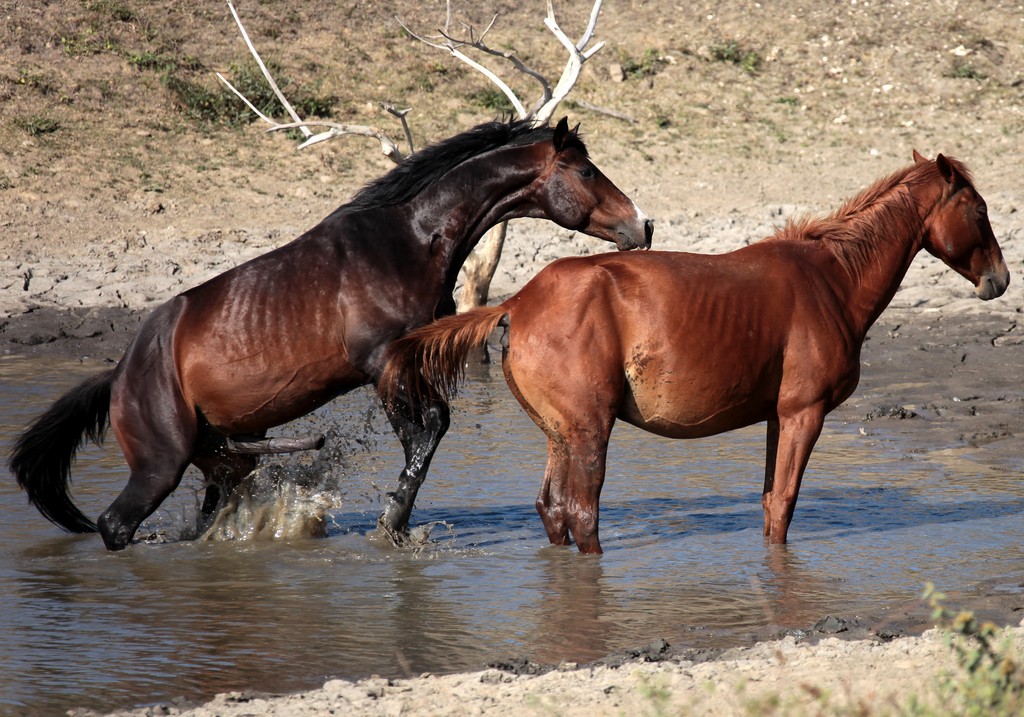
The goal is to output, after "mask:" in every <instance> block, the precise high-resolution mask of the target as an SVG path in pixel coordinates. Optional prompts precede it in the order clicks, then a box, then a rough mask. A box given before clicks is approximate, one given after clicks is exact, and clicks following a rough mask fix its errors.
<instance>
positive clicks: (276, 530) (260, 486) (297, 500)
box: [198, 466, 342, 541]
mask: <svg viewBox="0 0 1024 717" xmlns="http://www.w3.org/2000/svg"><path fill="white" fill-rule="evenodd" d="M274 468H276V466H270V467H268V469H267V470H260V469H257V470H255V471H253V472H252V473H251V474H249V475H248V476H247V477H246V478H245V479H244V480H243V481H242V482H241V483H240V484H239V485H238V487H237V488H236V489H235V490H234V491H233V492H232V494H231V496H230V497H228V499H227V500H226V501H225V503H224V505H223V506H222V507H221V508H220V509H219V510H218V511H217V513H216V514H215V515H214V518H213V522H212V523H211V524H210V526H209V527H207V528H206V530H205V531H203V533H202V535H200V536H199V538H198V540H200V541H217V540H288V539H295V538H322V537H324V536H326V535H327V520H328V519H327V513H328V512H329V511H330V510H332V509H333V508H337V507H339V506H340V505H341V503H342V501H341V496H340V495H339V494H338V493H337V492H335V491H331V490H324V489H323V487H322V486H320V485H304V484H301V483H297V482H295V481H293V480H292V479H291V477H290V476H285V477H281V476H280V475H276V474H278V473H279V472H280V471H277V470H274Z"/></svg>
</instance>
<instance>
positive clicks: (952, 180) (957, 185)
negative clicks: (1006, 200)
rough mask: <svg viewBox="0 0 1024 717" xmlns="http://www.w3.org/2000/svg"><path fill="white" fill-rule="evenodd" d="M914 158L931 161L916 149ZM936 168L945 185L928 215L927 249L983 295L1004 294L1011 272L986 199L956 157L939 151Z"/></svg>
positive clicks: (918, 160) (988, 297) (919, 162)
mask: <svg viewBox="0 0 1024 717" xmlns="http://www.w3.org/2000/svg"><path fill="white" fill-rule="evenodd" d="M914 161H915V162H917V163H918V164H921V163H924V162H928V160H927V159H925V158H924V157H922V156H921V155H920V154H918V153H917V152H916V151H915V152H914ZM935 168H936V169H937V170H938V173H939V177H940V179H941V181H942V182H944V185H945V186H944V187H943V188H942V193H941V195H940V197H939V200H938V202H937V203H936V205H935V208H934V209H933V210H932V213H931V215H930V216H929V218H928V221H927V226H926V229H927V231H926V234H925V238H924V248H925V249H926V250H927V251H928V253H929V254H931V255H932V256H935V257H938V258H939V259H941V260H942V261H943V262H945V264H946V265H948V266H949V267H950V268H952V269H953V270H954V271H956V272H957V273H958V274H960V275H961V276H963V277H964V278H966V279H968V280H969V281H971V283H973V284H974V287H975V288H974V291H975V293H976V294H977V295H978V296H979V297H980V298H982V299H985V300H988V299H994V298H996V297H997V296H1002V294H1003V292H1004V291H1006V287H1007V285H1008V284H1009V283H1010V272H1009V270H1008V269H1007V268H1006V262H1005V261H1004V260H1003V252H1002V251H1001V250H1000V248H999V243H998V242H997V241H996V237H995V234H993V232H992V225H991V224H989V221H988V208H987V207H986V205H985V200H984V199H982V197H981V195H980V194H978V191H977V190H976V189H975V188H974V185H973V184H972V183H971V179H970V176H968V174H967V172H966V170H965V169H964V167H963V165H961V164H960V163H959V162H957V161H956V160H953V159H949V158H947V157H944V156H942V155H941V154H940V155H939V156H938V157H936V158H935Z"/></svg>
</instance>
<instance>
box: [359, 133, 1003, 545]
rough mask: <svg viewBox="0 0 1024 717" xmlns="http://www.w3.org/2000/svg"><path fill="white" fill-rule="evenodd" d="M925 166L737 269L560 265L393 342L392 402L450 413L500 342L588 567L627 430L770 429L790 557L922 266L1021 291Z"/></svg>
mask: <svg viewBox="0 0 1024 717" xmlns="http://www.w3.org/2000/svg"><path fill="white" fill-rule="evenodd" d="M914 158H915V160H916V162H915V164H914V165H912V166H911V167H909V168H907V169H904V170H903V171H901V172H898V173H896V174H894V175H893V176H891V177H888V178H886V179H883V180H882V181H880V182H877V183H876V184H874V185H873V186H872V187H870V188H869V189H867V190H866V191H864V192H863V193H861V194H860V195H859V196H857V197H856V198H854V199H852V200H851V201H850V202H848V203H847V204H846V205H845V206H844V207H842V208H841V209H840V210H839V211H838V212H836V213H835V214H833V215H832V216H830V217H828V218H826V219H819V220H811V219H804V220H802V221H798V222H794V223H790V224H788V225H787V226H786V227H784V228H783V229H781V230H779V232H778V233H777V234H775V235H774V236H772V237H769V238H767V239H765V240H764V241H761V242H758V243H755V244H752V245H750V246H747V247H744V248H743V249H739V250H737V251H734V252H731V253H728V254H723V255H719V256H703V255H698V254H687V253H681V252H680V253H675V252H651V253H646V254H643V255H637V256H614V255H608V254H605V255H599V256H593V257H588V258H572V259H564V260H561V261H557V262H555V263H554V264H552V265H551V266H549V267H547V268H546V269H544V270H543V271H541V272H540V273H539V274H538V275H537V276H536V277H535V278H534V279H533V280H532V281H531V282H530V283H528V284H527V285H526V286H525V287H524V288H523V289H522V291H520V292H519V293H518V294H516V295H515V296H513V297H512V298H510V299H509V300H508V301H506V302H505V303H503V304H501V305H500V306H496V307H493V308H482V309H477V310H474V311H472V312H469V313H467V314H463V315H459V316H453V317H449V318H447V319H442V320H440V321H438V322H436V323H434V324H431V325H428V326H425V327H423V328H421V329H418V330H416V331H414V332H412V333H410V334H409V335H407V336H406V337H405V338H403V339H400V340H399V341H397V342H396V343H395V344H394V345H393V346H392V347H391V348H390V349H389V355H390V356H391V357H392V358H391V360H390V362H389V364H388V366H387V367H386V369H385V374H384V376H383V377H382V379H381V381H380V384H379V385H380V386H381V387H383V388H384V389H385V391H392V392H394V393H395V394H396V395H401V394H402V393H403V389H402V388H401V386H402V385H403V384H404V386H407V387H408V389H409V390H410V391H411V392H412V395H431V396H438V395H440V396H450V395H452V393H453V392H454V389H455V386H456V384H457V382H458V380H459V378H460V375H461V367H462V365H463V357H464V356H465V355H466V352H467V351H469V350H471V349H472V348H473V347H474V345H476V344H479V343H480V342H482V341H484V340H485V339H486V337H487V336H488V335H489V334H490V332H491V331H492V330H493V329H494V328H495V327H496V326H499V325H502V326H504V327H505V331H506V333H505V337H504V340H503V345H504V358H503V367H504V372H505V379H506V381H507V382H508V385H509V388H511V389H512V393H514V394H515V396H516V398H517V399H519V402H520V403H521V404H522V405H523V408H525V409H526V412H527V413H528V414H529V415H530V417H531V418H532V419H533V420H534V422H536V423H537V425H538V426H540V428H541V430H543V431H544V433H545V434H546V435H547V438H548V463H547V469H546V470H545V472H544V481H543V484H542V486H541V489H540V495H539V496H538V498H537V511H538V512H539V513H540V516H541V519H542V520H543V521H544V527H545V528H546V529H547V533H548V538H549V539H550V540H551V542H552V543H554V544H558V545H564V544H568V542H569V536H570V534H571V535H572V538H573V539H574V540H575V541H576V544H577V546H578V547H579V549H580V551H582V552H587V553H599V552H601V544H600V541H599V539H598V501H599V498H600V494H601V486H602V484H603V482H604V476H605V458H606V454H607V449H608V438H609V435H610V434H611V430H612V426H613V424H614V423H615V420H616V418H619V419H622V420H624V421H627V422H629V423H632V424H633V425H635V426H639V427H640V428H643V429H645V430H647V431H650V432H652V433H656V434H658V435H662V436H668V437H670V438H699V437H702V436H710V435H714V434H717V433H722V432H724V431H729V430H732V429H735V428H740V427H743V426H748V425H751V424H754V423H759V422H761V421H767V423H768V445H767V457H766V467H765V480H764V493H763V497H762V503H763V506H764V534H765V536H767V538H768V540H769V541H771V542H772V543H784V542H786V534H787V531H788V529H789V524H790V520H791V519H792V517H793V509H794V507H795V505H796V499H797V493H798V492H799V490H800V480H801V478H802V477H803V473H804V468H805V467H806V465H807V459H808V458H809V456H810V454H811V449H812V448H813V447H814V443H815V441H816V440H817V438H818V434H819V433H820V431H821V427H822V423H823V421H824V418H825V414H827V413H828V412H829V411H831V410H832V409H833V408H835V407H836V406H838V405H839V404H840V403H842V402H843V401H844V400H846V398H847V397H849V395H850V394H851V393H852V392H853V390H854V388H855V387H856V386H857V381H858V379H859V376H860V350H861V344H862V343H863V341H864V337H865V334H866V333H867V331H868V329H869V328H870V327H871V325H872V323H874V321H875V319H877V318H878V315H879V314H880V313H881V312H882V310H883V309H884V308H885V307H886V306H887V305H888V303H889V301H890V300H891V299H892V297H893V294H894V293H895V292H896V289H897V287H898V286H899V284H900V281H902V279H903V276H904V275H905V274H906V271H907V269H908V267H909V266H910V263H911V261H912V260H913V258H914V256H915V255H916V254H917V253H918V251H920V250H921V249H922V248H923V249H925V250H926V251H928V252H929V253H931V254H933V255H935V256H936V257H938V258H939V259H941V260H942V261H943V262H945V263H946V264H947V265H949V266H950V267H952V268H953V269H954V270H955V271H956V272H958V273H959V274H961V275H963V276H964V277H965V278H967V279H968V280H969V281H970V282H971V283H972V284H974V285H975V287H976V293H977V295H978V296H979V297H981V298H982V299H993V298H995V297H997V296H1000V295H1001V294H1002V293H1003V292H1004V291H1005V290H1006V286H1007V284H1008V282H1009V272H1008V271H1007V268H1006V263H1005V262H1004V261H1003V256H1002V253H1001V251H1000V249H999V245H998V244H997V243H996V239H995V237H994V236H993V234H992V228H991V226H990V225H989V221H988V216H987V215H986V208H985V202H984V201H983V200H982V198H981V197H980V196H979V195H978V193H977V191H976V190H975V189H974V186H973V185H972V183H971V179H970V176H969V175H968V173H967V170H966V169H965V168H964V167H963V165H961V164H960V163H959V162H957V161H955V160H952V159H947V158H945V157H943V156H942V155H939V157H938V158H937V159H936V160H935V161H934V162H930V161H927V160H925V159H924V158H922V157H921V156H920V155H918V154H917V153H916V152H915V153H914ZM417 367H418V369H417ZM396 381H397V382H398V383H396Z"/></svg>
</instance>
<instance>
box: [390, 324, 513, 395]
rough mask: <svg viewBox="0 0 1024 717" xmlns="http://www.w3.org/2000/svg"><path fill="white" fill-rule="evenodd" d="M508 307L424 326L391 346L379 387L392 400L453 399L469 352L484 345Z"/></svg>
mask: <svg viewBox="0 0 1024 717" xmlns="http://www.w3.org/2000/svg"><path fill="white" fill-rule="evenodd" d="M506 311H507V309H506V308H505V307H504V306H500V305H499V306H484V307H481V308H478V309H472V310H470V311H467V312H466V313H464V314H457V315H455V316H446V317H445V318H443V319H438V320H437V321H435V322H433V323H431V324H427V325H426V326H422V327H420V328H418V329H416V330H414V331H411V332H410V333H408V334H406V335H405V336H403V337H402V338H400V339H398V340H397V341H395V342H393V343H392V344H391V345H390V346H388V351H387V361H386V363H385V366H384V372H383V373H382V374H381V378H380V381H378V383H377V391H378V392H379V393H380V395H381V397H382V398H383V399H384V400H385V401H387V402H390V401H392V400H393V399H395V398H398V397H400V396H403V395H404V396H406V397H408V398H410V399H413V400H415V401H422V400H424V399H435V398H440V399H444V400H446V401H447V400H449V399H451V397H452V396H454V395H455V393H456V391H457V389H458V385H459V381H460V380H461V379H462V376H463V374H464V373H465V367H466V356H467V355H468V354H469V352H470V351H472V350H473V349H474V348H476V347H478V346H480V345H481V344H483V343H484V341H486V340H487V337H488V336H489V335H490V333H491V332H492V331H494V327H495V326H497V325H498V322H499V321H500V320H501V317H502V316H504V315H505V312H506Z"/></svg>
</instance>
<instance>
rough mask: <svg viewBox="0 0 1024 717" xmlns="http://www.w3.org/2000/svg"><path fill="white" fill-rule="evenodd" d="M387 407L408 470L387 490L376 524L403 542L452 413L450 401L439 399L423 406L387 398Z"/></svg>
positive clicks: (395, 539) (393, 537)
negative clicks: (449, 405)
mask: <svg viewBox="0 0 1024 717" xmlns="http://www.w3.org/2000/svg"><path fill="white" fill-rule="evenodd" d="M384 410H385V412H386V413H387V416H388V419H389V420H390V421H391V426H392V427H393V428H394V429H395V433H396V434H398V439H399V440H400V441H401V442H402V448H403V449H404V450H405V470H403V471H402V475H401V476H399V479H398V488H397V489H396V490H395V491H393V492H390V493H388V496H387V501H386V503H385V505H384V510H383V511H381V514H380V517H379V518H378V519H377V527H379V528H380V529H381V530H383V531H384V532H385V533H387V534H388V535H389V536H390V537H391V539H392V540H393V541H395V542H396V543H400V542H402V541H403V540H404V538H405V536H406V534H407V533H408V531H409V518H410V516H411V515H412V508H413V505H414V504H415V503H416V494H417V493H418V492H419V489H420V485H422V484H423V480H424V479H425V478H426V477H427V470H429V468H430V461H431V459H432V458H433V457H434V451H436V450H437V445H438V444H439V443H440V442H441V438H442V437H444V434H445V432H446V431H447V430H448V426H449V424H450V423H451V413H450V411H449V409H448V405H447V404H445V403H442V402H440V401H431V402H429V403H425V404H423V405H422V406H420V407H412V406H410V405H408V404H406V403H404V402H402V401H394V402H393V403H391V404H390V405H389V404H388V403H387V402H385V405H384Z"/></svg>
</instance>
